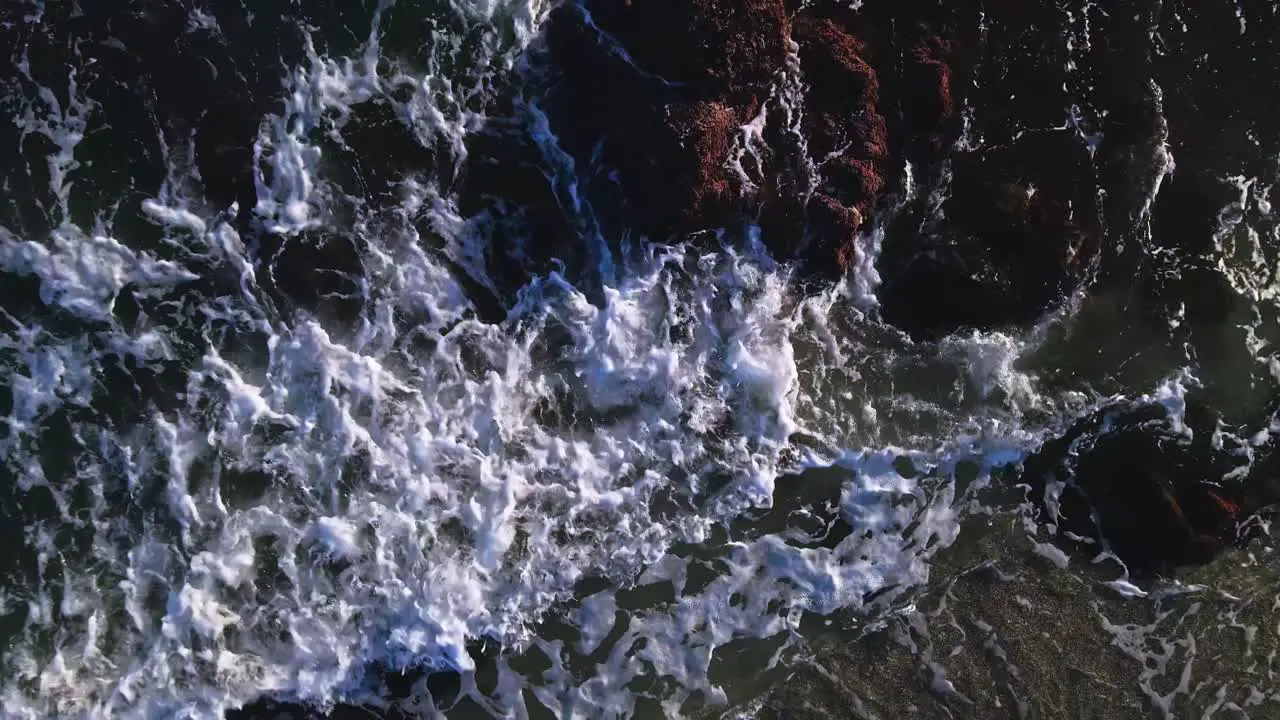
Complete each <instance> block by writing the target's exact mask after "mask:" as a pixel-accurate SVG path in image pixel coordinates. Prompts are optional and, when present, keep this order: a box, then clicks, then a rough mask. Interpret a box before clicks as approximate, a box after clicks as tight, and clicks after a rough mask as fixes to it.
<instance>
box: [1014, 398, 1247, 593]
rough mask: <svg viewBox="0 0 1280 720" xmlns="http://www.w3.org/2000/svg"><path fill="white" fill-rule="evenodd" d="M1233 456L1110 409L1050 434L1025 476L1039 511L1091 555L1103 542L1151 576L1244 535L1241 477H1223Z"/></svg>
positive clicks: (1198, 559) (1151, 420)
mask: <svg viewBox="0 0 1280 720" xmlns="http://www.w3.org/2000/svg"><path fill="white" fill-rule="evenodd" d="M1234 466H1235V463H1234V462H1233V458H1232V457H1231V456H1230V455H1229V453H1225V452H1223V451H1221V450H1220V449H1215V448H1214V447H1212V446H1211V443H1210V442H1208V441H1207V440H1194V441H1193V440H1190V439H1188V438H1186V437H1183V436H1182V435H1180V434H1178V433H1175V432H1173V430H1172V428H1170V427H1168V426H1167V425H1166V424H1164V423H1163V422H1161V421H1160V420H1159V419H1158V418H1156V417H1152V416H1150V415H1148V414H1143V413H1113V412H1107V413H1103V414H1100V415H1098V416H1096V417H1092V418H1089V419H1087V420H1085V421H1083V422H1081V423H1079V424H1077V425H1076V426H1075V427H1073V428H1072V429H1071V430H1070V431H1068V432H1067V433H1066V434H1065V435H1064V436H1063V437H1061V438H1059V439H1057V440H1055V441H1053V442H1051V443H1049V444H1047V445H1046V446H1045V447H1044V448H1043V449H1042V451H1041V452H1040V453H1039V454H1037V455H1036V456H1035V457H1032V458H1031V459H1029V460H1028V461H1027V463H1026V468H1025V473H1024V477H1025V478H1026V481H1027V482H1028V484H1029V485H1030V486H1031V487H1032V488H1033V493H1034V497H1035V499H1036V500H1037V501H1039V502H1040V503H1041V517H1040V519H1041V521H1042V522H1043V523H1046V524H1047V526H1049V527H1052V528H1055V529H1056V530H1057V533H1058V534H1059V535H1060V536H1062V537H1063V538H1064V542H1068V543H1074V544H1075V545H1077V546H1078V549H1079V550H1080V551H1081V553H1082V554H1083V555H1084V556H1085V557H1090V558H1091V557H1094V556H1096V555H1097V554H1098V553H1099V552H1100V550H1101V549H1102V548H1103V544H1104V543H1105V546H1106V547H1107V548H1108V549H1109V550H1110V551H1111V552H1112V553H1113V554H1115V556H1116V557H1118V558H1120V560H1122V561H1123V562H1124V563H1125V565H1126V566H1128V568H1129V570H1130V571H1131V572H1132V573H1134V574H1135V575H1136V576H1138V577H1150V576H1151V575H1154V574H1162V573H1167V572H1171V571H1172V570H1173V569H1175V568H1177V567H1179V566H1183V565H1188V564H1198V563H1203V562H1208V561H1209V560H1211V559H1212V558H1213V557H1214V555H1215V554H1217V552H1218V551H1220V550H1222V549H1223V548H1225V547H1228V546H1232V545H1236V544H1238V543H1240V542H1242V541H1243V540H1244V539H1245V538H1244V536H1243V535H1242V534H1241V532H1240V525H1241V523H1242V522H1243V521H1244V520H1245V518H1246V515H1247V513H1246V512H1245V511H1244V510H1243V509H1242V506H1243V505H1245V495H1244V493H1245V491H1246V488H1247V486H1246V485H1245V484H1243V483H1241V482H1240V480H1238V479H1230V478H1225V476H1226V475H1227V474H1228V473H1229V472H1230V471H1231V470H1232V469H1233V468H1234ZM1072 537H1075V538H1078V540H1068V539H1067V538H1072Z"/></svg>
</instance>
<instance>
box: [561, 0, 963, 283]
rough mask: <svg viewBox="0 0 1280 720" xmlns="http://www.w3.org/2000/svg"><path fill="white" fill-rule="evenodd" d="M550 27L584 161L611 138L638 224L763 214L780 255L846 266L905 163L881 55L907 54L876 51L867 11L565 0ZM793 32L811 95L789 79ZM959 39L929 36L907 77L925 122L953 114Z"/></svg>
mask: <svg viewBox="0 0 1280 720" xmlns="http://www.w3.org/2000/svg"><path fill="white" fill-rule="evenodd" d="M671 28H675V30H671ZM548 37H549V43H548V44H549V47H550V49H551V56H552V59H553V62H554V64H555V66H556V68H557V69H558V72H559V73H560V74H561V75H562V76H563V82H562V83H561V85H560V86H559V87H558V88H557V90H556V92H555V93H553V98H552V100H551V104H552V106H553V107H555V108H558V112H554V113H553V115H554V120H555V124H556V127H557V128H558V129H560V139H561V142H562V145H563V146H564V147H566V148H567V149H568V150H569V151H570V153H571V154H572V155H573V156H574V157H575V158H576V159H577V160H578V162H579V163H580V164H582V165H586V164H587V163H589V162H590V161H591V160H592V159H593V158H595V157H597V156H596V155H595V153H596V152H597V151H599V153H600V155H599V157H601V159H603V162H604V164H605V165H607V166H608V167H610V168H613V169H616V171H617V173H618V176H619V181H620V183H621V185H622V194H623V197H624V202H625V205H626V216H627V224H628V225H630V226H632V227H635V228H637V229H639V230H640V231H642V232H644V233H646V234H648V235H649V236H650V237H652V238H655V239H662V238H666V237H669V236H672V235H675V234H686V233H690V232H695V231H698V230H703V229H710V228H717V227H722V226H725V225H730V224H733V223H735V222H736V221H738V220H743V219H747V220H749V219H756V220H758V221H759V222H760V224H761V225H762V226H763V227H764V228H765V232H764V234H763V239H764V242H765V243H766V244H767V245H768V246H769V247H770V248H771V249H772V250H773V251H774V253H775V255H778V256H779V257H781V258H784V259H797V258H799V259H802V260H804V261H806V263H807V264H808V265H809V266H810V268H811V269H814V270H818V271H821V272H824V273H833V272H838V271H839V270H840V268H842V267H843V266H844V264H845V263H846V262H847V258H848V256H849V253H850V252H851V250H852V246H853V241H854V238H855V235H856V232H857V230H858V228H859V227H860V226H862V224H863V222H864V221H865V219H866V218H868V217H869V216H870V215H871V213H872V210H873V207H874V205H875V202H876V199H877V198H878V197H879V195H880V194H881V193H882V192H883V191H884V189H885V188H886V180H885V178H886V176H887V175H888V173H889V171H890V167H891V161H892V158H891V150H890V138H889V122H888V119H887V117H886V114H885V113H884V112H883V111H882V108H881V107H880V100H879V97H880V93H881V89H880V86H881V79H880V76H879V71H878V70H877V69H876V68H877V63H883V64H886V65H888V66H890V67H892V66H894V62H895V61H894V59H893V58H892V57H891V55H890V54H887V53H881V55H880V56H879V57H878V58H877V57H873V53H872V52H871V50H870V49H869V48H868V46H867V45H866V44H865V43H864V42H863V41H862V39H860V37H859V28H858V27H857V16H856V14H854V13H852V12H849V11H847V10H840V9H838V8H837V7H836V6H834V5H832V6H830V7H823V8H820V9H816V10H813V9H805V10H801V11H799V12H798V13H794V12H792V9H790V8H788V7H787V6H786V5H785V4H784V3H783V2H782V1H781V0H746V1H744V0H732V1H731V0H699V1H698V2H692V3H683V2H682V3H676V2H646V3H639V2H634V3H633V2H626V1H625V0H585V2H583V3H582V4H568V5H565V6H563V7H561V8H560V9H559V10H558V11H557V12H556V14H555V15H554V16H553V18H552V20H551V21H550V23H549V30H548ZM793 43H794V47H795V48H798V50H797V51H796V52H795V58H794V62H795V63H797V64H798V68H799V71H800V73H801V75H802V77H803V91H802V92H800V93H799V94H798V96H792V95H794V93H792V94H788V92H787V91H786V88H784V83H783V82H782V81H783V79H784V73H787V72H794V70H795V68H790V69H788V63H789V62H792V61H789V59H788V58H789V57H791V49H792V47H793ZM944 50H945V43H942V42H941V41H935V42H934V43H932V44H921V45H920V46H919V47H918V48H915V49H914V50H913V55H912V57H913V58H915V60H914V61H913V64H911V70H910V72H908V73H906V74H903V77H907V76H908V75H909V76H910V77H911V80H910V82H912V83H915V84H917V85H919V87H918V88H916V89H915V90H914V91H913V93H909V94H910V95H911V96H912V97H914V98H916V100H918V103H917V105H918V107H917V108H912V112H911V113H910V115H911V118H912V123H911V124H910V127H912V128H913V129H914V128H921V127H923V128H925V129H926V132H933V130H934V129H935V128H936V126H937V125H938V123H939V122H941V121H942V120H943V119H944V118H949V117H950V116H951V114H952V107H953V106H952V101H951V97H950V73H949V70H948V69H947V68H946V65H945V64H944V63H943V62H942V60H941V59H940V58H941V55H942V54H943V52H944ZM895 72H896V71H895ZM588 108H589V109H590V110H587V109H588ZM762 116H763V118H764V119H765V125H766V132H765V133H764V137H763V140H764V142H763V143H760V142H758V141H757V142H756V144H754V145H751V146H750V147H748V146H747V142H748V139H747V133H746V132H744V129H743V126H744V125H747V124H748V123H751V122H753V121H755V120H757V119H759V118H761V117H762ZM903 127H908V126H907V125H904V126H903ZM748 156H749V157H748Z"/></svg>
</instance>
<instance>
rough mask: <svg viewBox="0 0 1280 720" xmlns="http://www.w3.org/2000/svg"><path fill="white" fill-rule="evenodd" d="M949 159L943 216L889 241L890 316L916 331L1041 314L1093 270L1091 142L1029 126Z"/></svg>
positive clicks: (928, 334)
mask: <svg viewBox="0 0 1280 720" xmlns="http://www.w3.org/2000/svg"><path fill="white" fill-rule="evenodd" d="M952 163H953V165H952V167H953V173H954V181H953V184H952V188H951V194H950V196H949V197H948V198H947V200H946V201H945V202H944V203H943V205H942V215H943V219H942V220H941V221H939V222H937V223H936V224H934V225H933V226H926V228H925V230H924V231H923V232H920V233H917V234H916V235H915V237H913V238H911V239H910V240H908V239H906V238H899V242H898V244H897V245H896V246H894V247H889V248H886V250H885V256H884V257H883V258H882V260H883V261H882V263H881V267H882V273H883V275H884V282H885V285H884V288H883V290H882V292H881V296H880V299H881V301H882V304H883V314H884V317H885V319H886V320H888V321H889V322H891V323H893V324H895V325H897V326H898V327H901V328H903V329H905V330H907V331H908V332H909V333H911V334H912V335H913V336H916V337H919V338H936V337H939V336H941V335H945V334H948V333H951V332H954V331H955V330H956V329H957V328H960V327H972V328H979V329H991V328H997V327H1001V326H1005V325H1025V324H1029V323H1033V322H1035V321H1036V319H1038V318H1039V317H1041V316H1042V315H1043V314H1044V312H1045V311H1046V310H1049V309H1050V308H1052V307H1053V306H1054V305H1055V304H1056V303H1058V302H1059V301H1060V300H1061V299H1062V298H1063V297H1065V296H1066V295H1067V294H1069V293H1070V292H1072V291H1073V290H1074V289H1075V288H1076V287H1078V286H1079V285H1080V284H1081V283H1083V282H1084V281H1085V280H1086V279H1087V277H1088V274H1087V270H1088V268H1089V264H1090V260H1091V259H1092V258H1093V257H1094V255H1095V253H1096V252H1097V249H1098V247H1099V243H1100V239H1101V231H1102V229H1101V226H1100V222H1099V217H1098V211H1097V208H1096V206H1095V202H1094V196H1095V192H1096V191H1095V187H1096V186H1095V176H1094V171H1093V166H1092V163H1091V162H1090V157H1089V154H1088V151H1087V148H1086V146H1085V145H1084V143H1083V142H1082V141H1081V140H1080V139H1079V138H1078V137H1077V136H1076V135H1074V134H1073V133H1069V132H1066V131H1058V132H1046V133H1039V134H1034V135H1033V134H1026V135H1023V136H1022V137H1021V138H1020V139H1019V140H1017V141H1015V142H1012V143H1010V144H1008V145H1006V146H1004V147H997V148H992V149H988V150H978V151H973V152H965V153H958V154H956V155H954V156H953V158H952ZM907 253H910V254H909V255H908V254H907ZM904 256H905V257H904ZM896 263H901V265H900V266H899V267H900V269H898V268H895V264H896ZM941 306H945V307H941Z"/></svg>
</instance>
